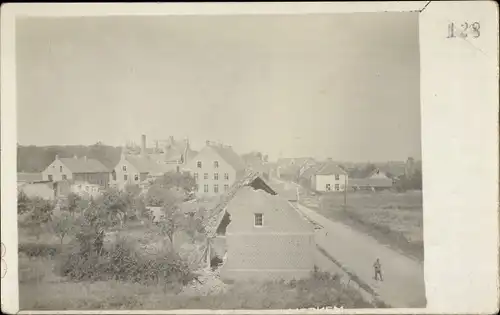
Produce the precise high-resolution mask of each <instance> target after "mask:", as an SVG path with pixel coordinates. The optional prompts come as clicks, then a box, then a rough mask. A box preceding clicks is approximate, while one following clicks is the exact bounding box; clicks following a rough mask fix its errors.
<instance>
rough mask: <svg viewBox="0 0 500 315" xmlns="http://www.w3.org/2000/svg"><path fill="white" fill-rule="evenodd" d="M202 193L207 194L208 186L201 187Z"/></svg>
mask: <svg viewBox="0 0 500 315" xmlns="http://www.w3.org/2000/svg"><path fill="white" fill-rule="evenodd" d="M203 191H204V192H206V193H207V192H208V185H205V186H203Z"/></svg>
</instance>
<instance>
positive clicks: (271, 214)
mask: <svg viewBox="0 0 500 315" xmlns="http://www.w3.org/2000/svg"><path fill="white" fill-rule="evenodd" d="M214 217H215V219H213V220H212V221H211V222H208V224H207V229H208V232H209V236H211V237H210V241H209V246H208V253H207V257H208V258H213V257H214V256H219V257H225V258H224V259H223V261H224V263H223V266H222V267H221V277H222V278H223V279H225V280H249V279H256V280H269V279H276V280H278V279H286V280H290V279H300V278H304V277H308V276H309V275H310V272H311V271H313V270H314V259H313V257H314V250H315V242H314V226H313V225H312V224H311V223H310V222H308V221H307V220H306V219H305V218H303V217H302V216H301V215H300V213H299V212H298V210H296V209H295V208H293V206H292V205H291V204H290V202H288V201H287V200H286V199H285V198H282V197H281V196H280V195H278V194H277V193H276V192H275V191H274V190H273V189H272V188H271V187H270V186H269V185H267V183H266V182H265V181H264V180H263V179H262V178H261V177H259V176H258V175H257V174H256V173H249V174H247V175H246V176H245V177H244V178H243V179H242V180H240V181H239V182H237V183H235V185H233V186H232V187H231V190H230V191H229V192H228V194H226V195H225V196H223V198H222V201H221V203H220V204H219V205H218V206H217V207H216V208H215V214H214Z"/></svg>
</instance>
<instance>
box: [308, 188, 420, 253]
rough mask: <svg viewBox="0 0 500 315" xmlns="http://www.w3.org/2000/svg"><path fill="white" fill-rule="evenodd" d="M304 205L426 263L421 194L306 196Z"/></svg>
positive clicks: (375, 193) (362, 193)
mask: <svg viewBox="0 0 500 315" xmlns="http://www.w3.org/2000/svg"><path fill="white" fill-rule="evenodd" d="M303 200H304V205H305V206H308V207H309V208H311V209H313V210H316V211H318V212H319V213H320V214H322V215H324V216H325V217H328V218H331V219H333V220H336V221H340V222H342V223H345V224H347V225H349V226H351V227H352V228H354V229H356V230H358V231H360V232H363V233H366V234H368V235H371V236H372V237H374V238H375V239H377V240H378V241H379V242H381V243H383V244H387V245H389V246H391V247H392V248H393V249H395V250H398V251H400V252H402V253H404V254H405V255H407V256H410V257H413V258H415V259H418V260H420V261H423V259H424V246H423V209H422V192H421V191H410V192H405V193H396V192H356V193H353V192H349V193H347V206H346V207H344V195H343V193H331V194H325V195H322V196H310V195H309V196H304V198H303Z"/></svg>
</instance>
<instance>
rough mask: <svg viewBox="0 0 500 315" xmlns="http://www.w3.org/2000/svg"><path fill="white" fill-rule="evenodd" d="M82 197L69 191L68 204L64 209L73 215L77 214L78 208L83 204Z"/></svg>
mask: <svg viewBox="0 0 500 315" xmlns="http://www.w3.org/2000/svg"><path fill="white" fill-rule="evenodd" d="M81 201H82V198H81V197H80V196H78V195H77V194H75V193H72V192H71V193H69V194H68V196H67V198H66V204H65V205H64V209H65V210H66V211H68V212H69V214H71V215H72V216H75V213H76V212H77V210H78V208H79V207H80V206H81Z"/></svg>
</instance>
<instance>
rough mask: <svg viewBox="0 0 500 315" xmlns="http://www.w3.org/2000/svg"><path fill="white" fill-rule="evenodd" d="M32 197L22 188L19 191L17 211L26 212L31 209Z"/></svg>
mask: <svg viewBox="0 0 500 315" xmlns="http://www.w3.org/2000/svg"><path fill="white" fill-rule="evenodd" d="M30 201H31V200H30V198H29V197H28V195H26V193H25V192H24V191H22V190H19V191H18V193H17V213H18V214H25V213H26V212H28V211H29V210H30Z"/></svg>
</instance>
